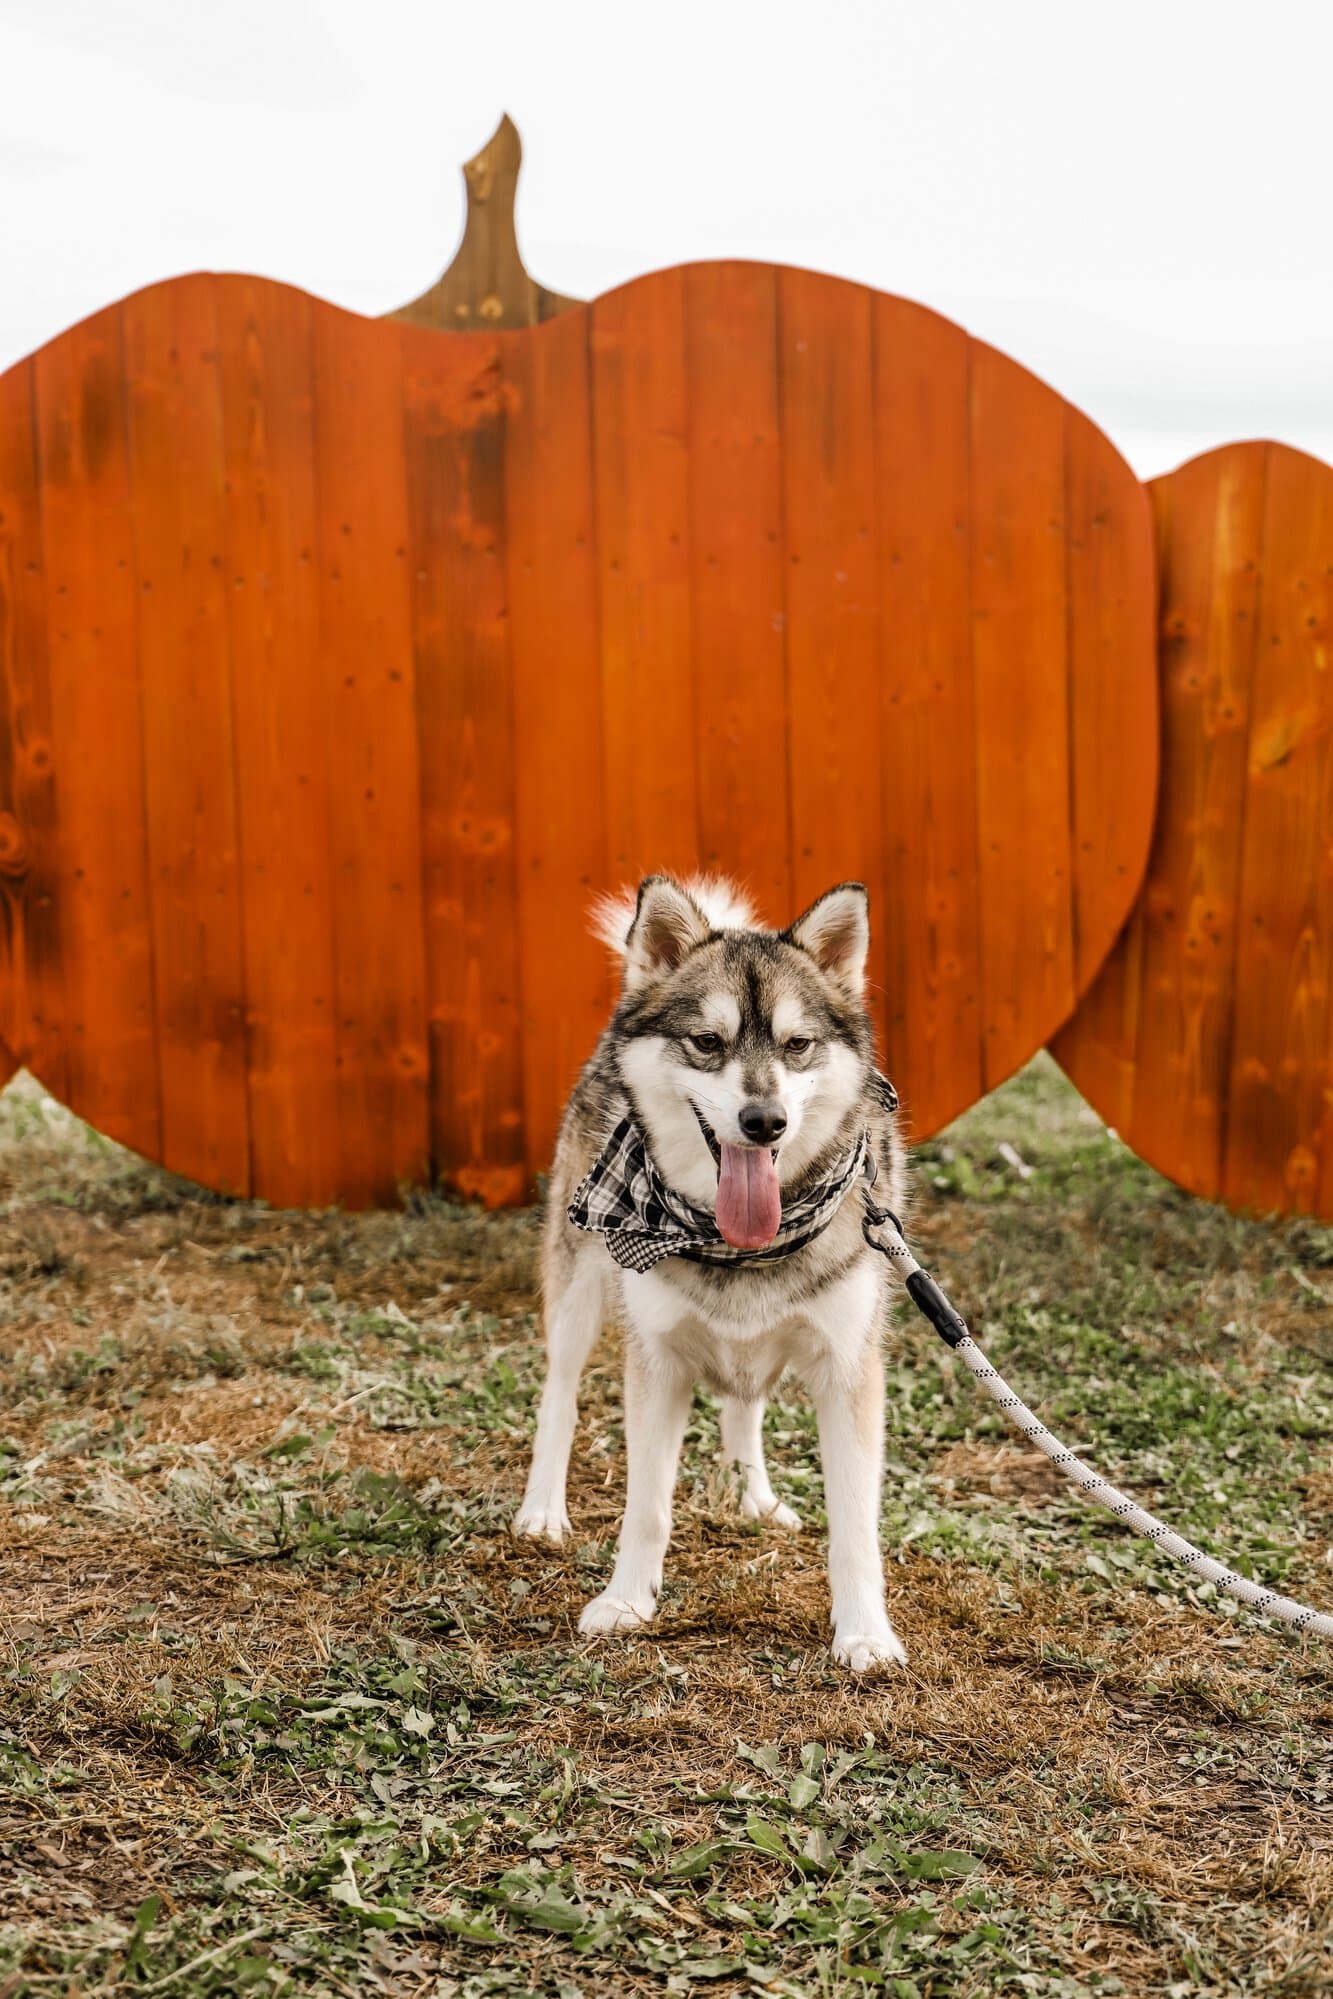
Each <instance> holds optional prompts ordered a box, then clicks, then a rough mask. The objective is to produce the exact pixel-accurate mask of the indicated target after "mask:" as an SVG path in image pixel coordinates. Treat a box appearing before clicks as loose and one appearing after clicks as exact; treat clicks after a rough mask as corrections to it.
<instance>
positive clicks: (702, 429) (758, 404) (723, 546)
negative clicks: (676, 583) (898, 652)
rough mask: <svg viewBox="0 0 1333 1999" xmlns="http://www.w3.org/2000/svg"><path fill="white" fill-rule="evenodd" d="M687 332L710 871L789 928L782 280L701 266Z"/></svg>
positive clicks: (703, 850)
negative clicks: (780, 336)
mask: <svg viewBox="0 0 1333 1999" xmlns="http://www.w3.org/2000/svg"><path fill="white" fill-rule="evenodd" d="M685 323H686V352H687V371H688V372H687V381H688V395H689V425H690V429H689V467H690V597H691V605H692V614H693V615H692V639H693V647H694V659H693V673H694V684H695V688H696V690H697V701H698V709H697V715H698V723H697V727H698V737H697V749H696V754H697V764H698V772H699V850H700V859H701V861H702V863H703V865H704V867H705V868H707V869H710V870H713V871H716V872H720V873H722V874H725V875H730V876H734V877H735V878H736V879H737V880H739V881H740V882H741V883H742V884H743V886H745V887H746V888H748V889H750V890H751V891H752V892H753V894H754V896H755V898H756V901H757V903H758V906H759V909H760V911H761V913H762V914H763V915H764V917H765V918H766V919H767V920H768V921H770V922H777V923H785V922H787V921H788V920H789V919H790V918H791V917H792V916H794V915H795V914H796V910H795V907H794V900H793V896H792V890H791V850H792V845H793V841H792V826H791V782H790V769H789V746H790V727H789V716H788V708H787V685H786V672H787V666H786V656H787V644H786V635H787V611H786V594H785V590H784V587H783V586H784V578H783V563H782V540H783V521H782V488H783V482H782V452H781V445H780V442H779V436H778V421H779V419H778V345H777V343H778V324H777V273H776V272H775V271H774V270H773V269H772V268H771V267H769V266H767V265H764V264H697V265H695V266H693V267H692V268H691V269H689V270H688V271H687V273H686V283H685Z"/></svg>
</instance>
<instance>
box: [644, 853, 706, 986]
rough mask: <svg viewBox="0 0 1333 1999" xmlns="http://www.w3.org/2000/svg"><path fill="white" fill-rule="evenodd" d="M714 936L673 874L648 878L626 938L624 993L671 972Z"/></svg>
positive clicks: (697, 906) (702, 915)
mask: <svg viewBox="0 0 1333 1999" xmlns="http://www.w3.org/2000/svg"><path fill="white" fill-rule="evenodd" d="M712 934H713V929H712V925H711V924H710V923H709V921H708V918H707V917H706V916H705V915H704V913H703V911H702V910H701V909H700V907H699V905H698V903H697V902H695V901H694V899H693V898H692V897H691V896H688V895H687V894H686V893H685V891H684V889H683V888H682V887H681V885H680V883H679V882H678V881H673V879H672V877H671V876H670V875H649V876H648V879H647V880H646V881H643V882H640V884H639V901H638V907H637V908H636V909H635V912H634V921H633V923H632V924H631V925H630V933H629V936H628V937H627V938H626V939H625V991H626V992H627V993H631V992H633V991H634V989H635V987H636V986H641V985H643V984H644V983H645V981H646V980H648V979H653V978H657V977H658V976H659V975H660V974H661V973H662V972H672V971H674V970H675V968H676V966H677V965H678V964H679V963H680V961H681V959H682V958H684V957H685V956H686V954H687V953H688V952H690V951H693V949H694V948H695V946H696V945H697V944H703V943H705V942H706V941H707V939H708V938H709V937H711V936H712Z"/></svg>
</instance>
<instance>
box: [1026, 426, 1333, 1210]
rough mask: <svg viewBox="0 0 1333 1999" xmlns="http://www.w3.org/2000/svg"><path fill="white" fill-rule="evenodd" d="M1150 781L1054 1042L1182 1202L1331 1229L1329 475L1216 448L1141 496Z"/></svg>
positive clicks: (1260, 454)
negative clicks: (1152, 820)
mask: <svg viewBox="0 0 1333 1999" xmlns="http://www.w3.org/2000/svg"><path fill="white" fill-rule="evenodd" d="M1152 498H1153V506H1154V512H1155V517H1156V526H1157V538H1158V551H1159V561H1160V568H1161V641H1160V644H1161V696H1162V776H1161V794H1160V801H1159V806H1158V814H1157V826H1156V832H1155V835H1154V841H1153V850H1152V855H1151V858H1150V861H1149V865H1148V872H1147V877H1146V880H1145V882H1144V886H1143V889H1142V892H1141V894H1140V896H1139V898H1138V901H1137V903H1136V905H1135V910H1134V914H1133V916H1132V918H1131V920H1130V922H1129V924H1128V925H1127V926H1126V929H1125V932H1124V935H1123V936H1122V938H1121V939H1120V941H1119V942H1118V943H1117V945H1116V948H1115V950H1114V951H1113V953H1112V954H1111V956H1110V958H1109V959H1108V961H1107V964H1106V966H1105V969H1104V970H1103V972H1102V974H1101V976H1100V977H1099V979H1098V980H1097V981H1096V983H1095V985H1094V986H1093V989H1092V991H1091V993H1090V994H1089V995H1088V997H1087V999H1086V1000H1085V1001H1084V1002H1083V1004H1082V1006H1081V1007H1080V1009H1079V1011H1078V1013H1077V1015H1076V1016H1075V1018H1074V1019H1073V1020H1072V1021H1071V1022H1070V1024H1069V1026H1068V1027H1066V1028H1065V1029H1064V1031H1063V1032H1062V1033H1061V1034H1060V1035H1058V1036H1057V1037H1056V1039H1055V1041H1054V1043H1053V1044H1052V1045H1053V1047H1054V1051H1055V1053H1056V1055H1057V1057H1058V1058H1059V1060H1060V1061H1061V1063H1062V1064H1063V1065H1064V1066H1065V1068H1066V1069H1067V1070H1068V1071H1069V1074H1070V1075H1071V1077H1072V1078H1073V1080H1074V1082H1075V1083H1077V1085H1078V1086H1079V1088H1080V1089H1081V1090H1082V1091H1083V1092H1084V1094H1085V1095H1086V1096H1087V1097H1088V1099H1089V1100H1090V1102H1092V1103H1093V1104H1094V1105H1095V1106H1096V1108H1097V1109H1098V1110H1099V1111H1100V1112H1101V1113H1102V1115H1103V1116H1104V1117H1105V1118H1107V1120H1108V1121H1109V1122H1110V1123H1112V1124H1114V1126H1115V1127H1116V1129H1117V1130H1118V1131H1119V1132H1120V1133H1121V1135H1122V1137H1124V1138H1125V1139H1126V1141H1127V1142H1128V1143H1129V1144H1130V1145H1131V1146H1132V1147H1133V1148H1134V1150H1135V1151H1136V1152H1138V1153H1140V1154H1142V1156H1143V1157H1144V1158H1145V1159H1147V1160H1149V1161H1150V1162H1151V1164H1152V1165H1154V1166H1156V1167H1158V1168H1159V1169H1160V1171H1162V1172H1163V1173H1166V1174H1168V1175H1170V1177H1171V1178H1172V1179H1174V1180H1177V1181H1178V1182H1179V1183H1180V1184H1181V1186H1183V1187H1187V1188H1189V1189H1190V1191H1191V1192H1193V1193H1196V1194H1204V1195H1207V1196H1209V1197H1210V1198H1212V1199H1221V1200H1224V1201H1227V1202H1228V1203H1230V1204H1231V1205H1232V1206H1234V1207H1238V1208H1244V1209H1251V1210H1256V1211H1261V1212H1272V1211H1277V1212H1280V1213H1312V1214H1317V1215H1321V1216H1322V1217H1323V1218H1324V1219H1326V1220H1329V1219H1333V1124H1331V1122H1330V1120H1331V1117H1333V1112H1331V1109H1330V1107H1331V1106H1333V1061H1331V1059H1330V1057H1331V1052H1333V1051H1331V1049H1330V1041H1331V1038H1333V1010H1331V1009H1330V1004H1329V964H1330V952H1331V951H1333V845H1331V844H1330V841H1331V838H1333V833H1331V829H1333V751H1331V749H1330V745H1331V743H1333V686H1331V685H1330V672H1329V645H1330V629H1331V628H1333V469H1331V468H1330V467H1329V466H1327V465H1324V464H1322V463H1320V462H1319V461H1318V460H1317V459H1313V458H1308V457H1306V456H1305V455H1304V454H1303V453H1301V452H1299V451H1293V450H1290V449H1288V448H1287V447H1286V446H1284V445H1280V444H1262V443H1258V444H1232V445H1227V446H1225V447H1223V448H1222V449H1221V450H1218V451H1212V452H1209V453H1207V455H1206V456H1204V457H1201V458H1196V459H1194V460H1192V461H1191V463H1189V464H1187V465H1184V466H1182V467H1181V468H1180V470H1179V471H1177V472H1173V473H1171V474H1170V475H1169V476H1168V477H1166V478H1162V479H1158V480H1155V481H1154V483H1153V486H1152Z"/></svg>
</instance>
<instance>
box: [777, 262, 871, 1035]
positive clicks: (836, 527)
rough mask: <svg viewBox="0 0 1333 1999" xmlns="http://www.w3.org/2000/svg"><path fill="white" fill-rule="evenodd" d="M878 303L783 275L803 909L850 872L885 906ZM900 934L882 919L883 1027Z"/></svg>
mask: <svg viewBox="0 0 1333 1999" xmlns="http://www.w3.org/2000/svg"><path fill="white" fill-rule="evenodd" d="M873 311H874V301H873V297H872V294H871V293H870V292H868V291H866V290H865V289H864V288H863V287H862V286H860V285H849V284H839V283H838V282H837V281H836V280H833V279H829V278H823V277H819V276H816V275H815V274H814V273H812V272H808V271H781V272H779V274H778V332H779V346H778V366H779V379H780V408H779V422H780V429H781V437H782V468H783V489H782V520H783V557H784V561H785V566H786V574H785V594H786V613H785V629H786V636H787V703H788V716H789V738H790V740H789V750H788V757H789V766H790V771H791V824H792V839H791V869H792V885H791V901H792V905H793V909H794V910H799V909H804V908H805V907H807V906H808V904H810V903H812V902H813V901H814V900H815V898H816V897H817V896H819V895H822V894H823V892H824V890H825V889H827V888H828V887H829V886H830V885H831V884H832V883H834V882H838V881H862V882H864V883H865V885H866V887H867V888H868V889H869V891H870V896H871V904H872V907H873V908H874V909H875V910H876V911H877V912H878V911H880V910H881V909H883V907H884V904H885V896H884V884H885V877H886V872H887V870H886V865H885V862H886V854H885V838H884V819H883V806H882V799H881V790H882V788H883V782H882V781H883V777H884V762H883V755H884V750H883V742H882V739H881V733H880V727H879V720H880V712H881V706H882V702H883V663H882V660H881V646H880V631H881V628H880V605H879V549H878V546H877V532H876V529H877V514H876V493H875V476H876V455H875V429H874V425H873V423H871V422H868V421H867V416H868V413H869V412H871V411H873V409H874V394H875V384H874V343H873V334H874V319H873ZM886 937H887V931H886V928H885V926H884V925H883V924H882V923H880V924H877V925H876V927H875V930H874V932H873V958H872V962H871V966H870V973H869V988H870V1000H871V1006H872V1009H873V1011H874V1013H875V1015H876V1025H877V1026H878V1027H880V1029H881V1031H882V1028H883V1022H882V1019H881V1018H880V1016H881V1014H882V1009H883V997H884V989H885V976H884V967H885V942H886Z"/></svg>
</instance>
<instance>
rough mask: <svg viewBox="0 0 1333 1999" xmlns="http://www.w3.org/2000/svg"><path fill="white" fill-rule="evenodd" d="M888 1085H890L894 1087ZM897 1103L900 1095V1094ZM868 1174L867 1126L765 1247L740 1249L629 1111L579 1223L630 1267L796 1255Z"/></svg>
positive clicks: (787, 1208)
mask: <svg viewBox="0 0 1333 1999" xmlns="http://www.w3.org/2000/svg"><path fill="white" fill-rule="evenodd" d="M891 1087H892V1086H891V1085H888V1084H886V1085H885V1088H888V1089H891ZM894 1102H895V1103H896V1102H897V1099H896V1097H895V1098H894ZM861 1173H868V1175H869V1177H870V1179H872V1180H873V1178H874V1160H873V1159H872V1158H871V1157H870V1153H869V1135H868V1134H867V1133H866V1132H864V1131H863V1132H862V1133H861V1136H860V1137H859V1138H858V1139H857V1141H856V1144H855V1145H854V1146H853V1147H852V1149H851V1151H850V1152H849V1153H848V1154H847V1156H846V1157H845V1158H844V1159H841V1160H839V1162H838V1164H837V1165H836V1166H835V1167H833V1169H832V1171H831V1172H829V1173H826V1174H825V1176H824V1178H823V1179H822V1180H819V1181H816V1183H815V1185H814V1186H813V1187H809V1188H807V1189H806V1191H805V1193H803V1194H802V1195H801V1196H800V1197H799V1199H798V1200H795V1201H791V1202H786V1201H784V1202H783V1204H782V1220H781V1222H780V1223H779V1225H778V1232H777V1234H776V1235H775V1236H774V1238H773V1240H772V1242H768V1243H765V1244H764V1247H763V1248H762V1249H733V1248H732V1246H731V1244H730V1243H729V1242H727V1241H725V1240H724V1239H723V1235H722V1231H721V1230H720V1229H719V1227H718V1225H717V1222H716V1220H715V1219H714V1217H713V1215H712V1214H711V1213H710V1212H709V1210H708V1209H707V1208H696V1207H695V1206H694V1204H693V1202H692V1201H687V1200H686V1199H685V1197H684V1195H682V1194H677V1193H675V1192H674V1191H673V1189H672V1188H670V1187H668V1186H667V1184H666V1182H665V1180H663V1178H662V1176H661V1174H660V1173H659V1172H658V1170H657V1168H656V1166H655V1165H654V1164H653V1160H652V1155H651V1153H650V1152H649V1150H648V1144H647V1140H646V1139H645V1138H644V1135H643V1133H642V1132H641V1131H640V1129H639V1127H638V1125H637V1124H636V1123H635V1122H634V1119H633V1118H632V1117H623V1118H622V1119H621V1120H620V1123H619V1124H618V1125H617V1126H616V1128H615V1130H614V1131H613V1132H612V1134H611V1136H610V1138H608V1140H607V1141H606V1144H605V1146H604V1147H603V1149H602V1153H601V1156H600V1158H599V1159H598V1160H597V1162H596V1164H595V1165H594V1166H593V1169H592V1171H591V1172H590V1173H589V1175H588V1177H587V1179H586V1180H584V1181H583V1182H582V1184H581V1185H580V1186H579V1188H578V1190H577V1191H576V1193H575V1195H574V1198H573V1200H572V1201H571V1202H570V1204H569V1210H568V1212H569V1219H570V1221H571V1222H573V1224H574V1226H575V1228H576V1229H592V1230H597V1231H600V1232H601V1233H602V1234H604V1235H605V1237H606V1246H607V1248H608V1249H609V1250H610V1252H611V1255H612V1257H613V1258H614V1260H615V1261H616V1262H617V1263H618V1264H619V1265H620V1267H621V1269H622V1270H651V1269H652V1267H653V1265H654V1264H655V1263H660V1262H661V1260H662V1258H663V1257H664V1256H683V1257H685V1258H687V1259H688V1261H689V1262H691V1263H725V1264H728V1265H730V1266H731V1267H733V1268H735V1267H737V1266H743V1265H748V1264H756V1263H775V1262H777V1261H778V1260H779V1259H780V1258H781V1257H784V1256H794V1255H795V1253H796V1251H797V1250H798V1249H804V1248H805V1246H806V1244H807V1243H810V1242H813V1241H814V1239H815V1237H816V1236H817V1235H821V1234H822V1233H823V1231H824V1230H825V1229H826V1228H827V1227H828V1225H829V1223H830V1222H831V1221H832V1220H833V1217H834V1215H835V1214H836V1213H837V1212H838V1209H839V1208H840V1207H841V1206H842V1201H843V1196H844V1195H845V1194H846V1192H847V1189H848V1188H849V1187H850V1186H851V1184H852V1182H853V1181H854V1180H855V1179H856V1178H857V1176H858V1175H859V1174H861Z"/></svg>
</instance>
